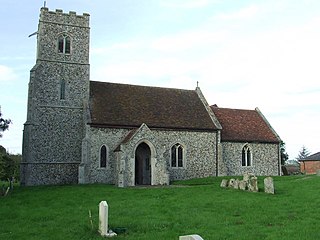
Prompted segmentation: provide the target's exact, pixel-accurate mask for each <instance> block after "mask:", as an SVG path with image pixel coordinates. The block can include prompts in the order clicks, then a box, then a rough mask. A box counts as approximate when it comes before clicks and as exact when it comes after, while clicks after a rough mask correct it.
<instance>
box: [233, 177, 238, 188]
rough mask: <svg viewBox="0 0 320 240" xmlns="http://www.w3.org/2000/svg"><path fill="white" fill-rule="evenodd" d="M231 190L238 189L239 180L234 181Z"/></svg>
mask: <svg viewBox="0 0 320 240" xmlns="http://www.w3.org/2000/svg"><path fill="white" fill-rule="evenodd" d="M233 188H234V189H239V179H236V180H235V181H234V182H233Z"/></svg>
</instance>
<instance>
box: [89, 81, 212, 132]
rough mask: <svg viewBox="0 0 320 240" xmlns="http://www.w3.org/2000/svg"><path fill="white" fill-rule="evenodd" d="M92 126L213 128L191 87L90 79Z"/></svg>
mask: <svg viewBox="0 0 320 240" xmlns="http://www.w3.org/2000/svg"><path fill="white" fill-rule="evenodd" d="M90 114H91V123H90V124H91V125H92V126H101V127H102V126H113V127H130V128H131V127H140V125H141V124H142V123H145V124H147V126H148V127H149V128H166V129H194V130H210V131H211V130H216V129H217V127H216V126H215V125H214V123H213V121H212V120H211V118H210V116H209V114H208V112H207V110H206V108H205V106H204V105H203V103H202V101H201V100H200V98H199V97H198V94H197V92H196V91H195V90H181V89H172V88H160V87H146V86H137V85H128V84H117V83H106V82H94V81H91V82H90Z"/></svg>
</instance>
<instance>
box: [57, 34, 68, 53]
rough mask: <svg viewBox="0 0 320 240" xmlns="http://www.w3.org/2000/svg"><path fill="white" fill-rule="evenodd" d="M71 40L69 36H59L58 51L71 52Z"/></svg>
mask: <svg viewBox="0 0 320 240" xmlns="http://www.w3.org/2000/svg"><path fill="white" fill-rule="evenodd" d="M70 42H71V40H70V37H69V36H65V35H61V36H59V38H58V52H59V53H65V54H70V52H71V51H70V48H71V47H70V46H71V43H70Z"/></svg>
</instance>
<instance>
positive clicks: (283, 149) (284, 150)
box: [280, 141, 289, 165]
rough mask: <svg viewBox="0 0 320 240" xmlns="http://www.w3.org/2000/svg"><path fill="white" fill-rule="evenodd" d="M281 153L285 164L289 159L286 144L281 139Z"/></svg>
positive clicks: (282, 161)
mask: <svg viewBox="0 0 320 240" xmlns="http://www.w3.org/2000/svg"><path fill="white" fill-rule="evenodd" d="M280 154H281V165H284V163H285V162H286V161H287V160H288V159H289V155H288V153H286V144H285V143H284V142H283V141H281V143H280Z"/></svg>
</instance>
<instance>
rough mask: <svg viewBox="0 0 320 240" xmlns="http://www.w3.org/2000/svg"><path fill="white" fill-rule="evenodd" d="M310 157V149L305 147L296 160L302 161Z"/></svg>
mask: <svg viewBox="0 0 320 240" xmlns="http://www.w3.org/2000/svg"><path fill="white" fill-rule="evenodd" d="M309 155H310V152H309V151H308V149H307V148H306V147H305V146H304V145H303V146H302V148H301V150H300V152H299V155H298V157H297V158H296V159H297V160H300V159H304V158H306V157H308V156H309Z"/></svg>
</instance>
